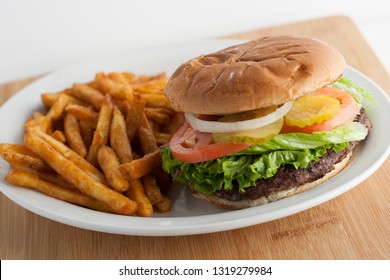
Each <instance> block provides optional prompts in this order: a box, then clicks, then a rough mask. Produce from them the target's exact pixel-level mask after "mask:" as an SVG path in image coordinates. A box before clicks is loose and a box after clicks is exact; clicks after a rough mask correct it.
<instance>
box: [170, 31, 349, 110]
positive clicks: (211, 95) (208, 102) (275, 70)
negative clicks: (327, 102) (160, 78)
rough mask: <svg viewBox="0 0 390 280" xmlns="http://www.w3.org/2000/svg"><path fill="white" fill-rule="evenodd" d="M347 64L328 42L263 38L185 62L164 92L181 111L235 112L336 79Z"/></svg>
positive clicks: (295, 95) (272, 102) (280, 100)
mask: <svg viewBox="0 0 390 280" xmlns="http://www.w3.org/2000/svg"><path fill="white" fill-rule="evenodd" d="M344 69H345V60H344V57H343V56H342V55H341V54H340V53H339V52H338V51H337V50H336V49H334V48H333V47H331V46H329V45H328V44H326V43H324V42H321V41H319V40H315V39H310V38H307V37H294V36H280V37H264V38H260V39H257V40H254V41H249V42H246V43H243V44H239V45H235V46H231V47H228V48H226V49H223V50H220V51H218V52H215V53H211V54H207V55H201V56H199V57H197V58H194V59H192V60H190V61H187V62H186V63H184V64H182V65H181V66H180V67H179V68H178V69H177V70H176V71H175V73H173V75H172V76H171V78H170V79H169V81H168V84H167V86H166V88H165V91H164V93H165V95H166V96H167V97H168V99H169V101H170V103H171V106H172V108H173V109H175V110H177V111H182V112H191V113H195V114H213V115H214V114H233V113H239V112H243V111H249V110H254V109H259V108H264V107H269V106H272V105H279V104H283V103H286V102H288V101H290V100H294V99H296V98H298V97H300V96H302V95H305V94H308V93H311V92H313V91H316V90H318V89H320V88H323V87H324V86H327V85H329V84H331V83H333V82H335V81H336V80H337V79H338V78H339V77H340V76H341V75H342V73H343V71H344Z"/></svg>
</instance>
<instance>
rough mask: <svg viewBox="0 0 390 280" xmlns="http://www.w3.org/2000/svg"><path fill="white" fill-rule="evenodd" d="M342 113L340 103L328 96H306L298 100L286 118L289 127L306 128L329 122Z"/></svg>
mask: <svg viewBox="0 0 390 280" xmlns="http://www.w3.org/2000/svg"><path fill="white" fill-rule="evenodd" d="M339 112H340V102H339V101H338V100H337V99H335V98H332V97H329V96H326V95H304V96H302V97H299V98H298V99H296V100H295V101H294V103H293V106H292V107H291V110H290V111H289V112H288V113H287V114H286V116H285V117H284V121H285V123H286V124H287V125H289V126H297V127H301V128H302V127H305V126H308V125H312V124H314V123H321V122H323V121H327V120H329V119H331V118H333V117H334V116H336V115H337V114H338V113H339Z"/></svg>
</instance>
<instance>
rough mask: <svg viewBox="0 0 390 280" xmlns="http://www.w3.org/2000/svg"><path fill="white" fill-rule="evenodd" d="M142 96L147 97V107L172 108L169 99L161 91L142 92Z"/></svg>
mask: <svg viewBox="0 0 390 280" xmlns="http://www.w3.org/2000/svg"><path fill="white" fill-rule="evenodd" d="M142 97H143V98H144V99H145V104H146V106H147V107H163V108H168V109H169V108H171V105H169V101H168V99H167V98H166V97H165V95H162V94H161V93H160V94H159V93H148V94H142Z"/></svg>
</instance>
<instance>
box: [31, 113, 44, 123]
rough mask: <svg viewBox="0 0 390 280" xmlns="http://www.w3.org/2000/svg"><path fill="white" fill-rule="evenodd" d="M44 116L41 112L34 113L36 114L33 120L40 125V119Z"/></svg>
mask: <svg viewBox="0 0 390 280" xmlns="http://www.w3.org/2000/svg"><path fill="white" fill-rule="evenodd" d="M44 116H45V115H44V114H42V113H41V112H39V111H34V113H33V119H34V120H35V121H36V122H38V123H39V121H40V119H41V118H42V117H44Z"/></svg>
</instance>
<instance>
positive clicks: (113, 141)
mask: <svg viewBox="0 0 390 280" xmlns="http://www.w3.org/2000/svg"><path fill="white" fill-rule="evenodd" d="M110 145H111V148H112V149H113V150H114V151H115V153H116V155H117V156H118V158H119V162H120V163H126V162H130V161H132V160H133V154H132V150H131V145H130V141H129V138H128V137H127V134H126V122H125V118H124V117H123V115H122V113H121V112H120V111H119V109H118V108H117V107H116V106H115V107H114V112H113V116H112V123H111V129H110Z"/></svg>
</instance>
